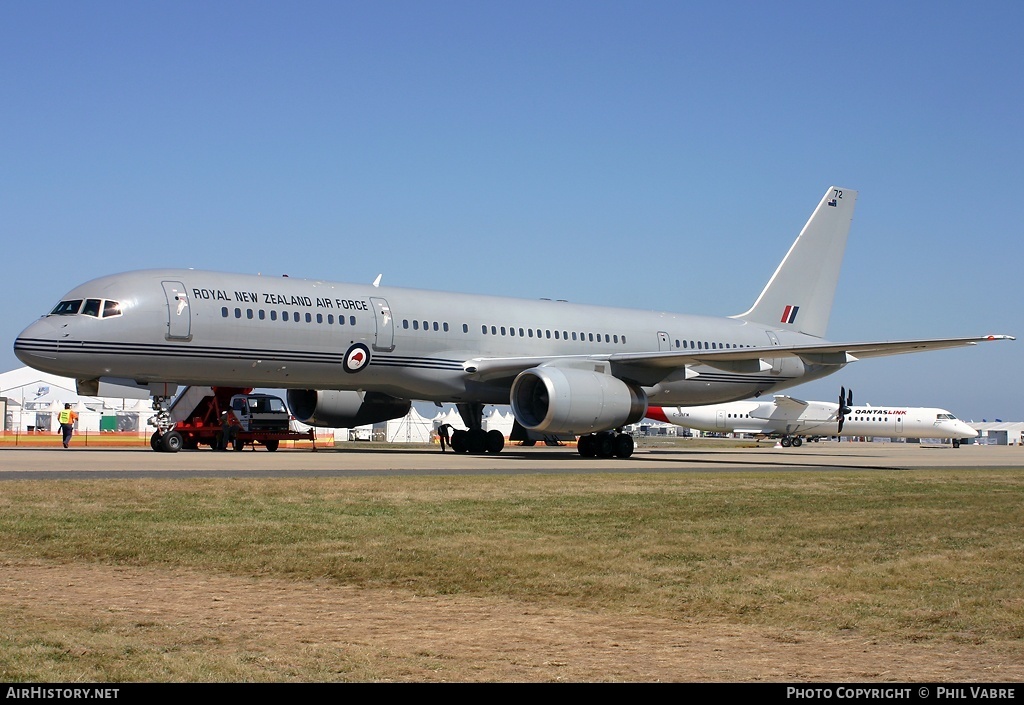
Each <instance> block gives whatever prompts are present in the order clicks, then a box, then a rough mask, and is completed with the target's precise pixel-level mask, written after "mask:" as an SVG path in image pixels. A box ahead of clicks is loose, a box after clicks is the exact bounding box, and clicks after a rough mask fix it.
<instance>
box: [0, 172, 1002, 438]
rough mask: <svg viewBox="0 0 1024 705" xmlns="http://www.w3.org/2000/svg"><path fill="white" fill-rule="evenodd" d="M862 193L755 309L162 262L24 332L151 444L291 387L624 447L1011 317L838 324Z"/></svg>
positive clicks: (387, 414)
mask: <svg viewBox="0 0 1024 705" xmlns="http://www.w3.org/2000/svg"><path fill="white" fill-rule="evenodd" d="M856 198H857V194H856V192H855V191H851V190H849V189H841V188H835V187H833V188H829V189H828V190H827V191H826V192H825V195H824V196H823V197H822V199H821V202H820V203H818V206H817V208H815V209H814V212H813V214H812V215H811V217H810V219H809V220H808V221H807V224H806V225H805V226H804V228H803V230H801V232H800V234H799V236H798V237H797V238H796V241H795V242H794V243H793V245H792V247H790V249H789V252H788V253H787V254H786V256H785V258H784V259H783V260H782V263H781V264H780V265H779V266H778V268H777V269H776V270H775V273H774V274H773V275H772V277H771V279H770V280H769V281H768V284H767V285H766V286H765V287H764V290H763V291H762V292H761V295H760V296H758V298H757V300H756V301H755V302H754V305H753V306H751V308H750V310H748V311H746V312H744V313H741V314H738V315H735V316H730V317H725V318H716V317H709V316H697V315H688V314H677V313H663V312H659V311H644V310H630V309H622V308H612V307H605V306H589V305H583V304H573V303H567V302H564V301H551V300H537V301H532V300H523V299H513V298H499V297H494V296H477V295H470V294H458V293H445V292H438V291H423V290H414V289H404V288H397V287H385V286H378V285H377V284H378V283H379V277H378V282H374V284H345V283H337V282H329V281H319V280H311V279H297V278H291V277H266V276H258V275H244V274H228V273H223V272H210V271H196V270H191V269H153V270H143V271H134V272H127V273H123V274H113V275H110V276H105V277H100V278H99V279H93V280H92V281H90V282H87V283H85V284H82V285H81V286H77V287H75V288H74V289H72V290H71V291H70V292H68V293H67V294H66V295H65V296H64V297H63V298H62V299H61V301H60V302H59V303H58V304H57V305H56V306H54V307H53V309H52V310H51V311H50V312H49V313H48V314H46V315H45V316H43V317H42V318H41V319H39V320H37V321H36V322H34V323H32V324H31V325H30V326H29V327H28V328H26V329H25V330H24V331H23V332H22V333H21V335H20V336H18V338H17V340H16V341H15V344H14V351H15V354H17V356H18V357H19V358H20V359H21V360H22V361H23V362H24V363H25V364H27V365H30V366H31V367H34V368H36V369H39V370H42V371H44V372H50V373H53V374H58V375H62V376H67V377H74V378H75V379H77V380H78V390H79V392H80V393H82V394H87V395H91V396H117V397H121V396H129V393H130V392H132V391H133V390H134V391H139V390H141V391H142V392H143V393H144V394H148V395H150V396H152V397H153V401H154V406H155V408H156V409H157V415H156V417H155V418H154V420H153V423H154V425H155V426H156V431H155V433H154V435H153V439H152V440H153V447H154V448H157V449H162V450H167V451H176V450H178V449H179V448H180V447H181V444H182V437H181V434H180V433H178V432H177V431H174V430H173V423H172V422H171V420H170V415H169V414H168V412H167V408H166V405H167V404H168V403H169V402H170V400H171V397H172V396H173V395H174V394H175V393H176V392H177V388H178V385H203V386H229V387H264V388H274V389H287V390H288V391H287V396H288V402H289V406H290V407H291V410H292V413H293V414H295V416H296V418H299V419H300V420H302V421H304V422H305V423H308V424H311V425H315V426H325V427H334V428H350V427H354V426H361V425H365V424H369V423H375V422H378V421H384V420H386V419H392V418H398V417H401V416H403V415H405V414H406V413H407V411H408V410H409V407H410V405H411V402H412V401H413V400H421V401H432V402H435V403H454V404H455V405H456V408H457V409H458V410H459V413H460V415H461V416H462V419H463V421H464V422H465V424H466V427H467V429H468V430H466V431H458V432H456V434H455V435H454V436H453V438H452V446H453V448H454V449H455V450H457V451H464V452H471V453H483V452H491V453H497V452H500V451H501V449H502V447H503V446H504V438H503V437H502V436H501V434H500V432H498V431H492V432H489V433H488V432H485V431H484V430H483V429H482V423H481V421H482V415H483V409H484V406H485V405H487V404H511V406H512V412H513V415H514V416H515V420H516V423H515V426H514V428H513V434H512V437H513V438H516V437H517V434H519V437H520V438H523V439H525V438H534V439H537V438H547V437H556V436H561V437H565V436H578V437H579V443H578V450H579V453H580V454H581V455H583V456H585V457H590V456H595V455H596V456H601V457H610V456H618V457H622V458H626V457H629V456H630V455H631V454H632V452H633V439H632V438H631V437H630V436H629V435H628V434H624V433H622V432H621V429H622V427H623V426H626V425H627V424H631V423H634V422H636V421H639V420H640V419H642V418H643V417H644V414H645V412H646V411H647V407H648V405H652V406H673V405H686V406H692V405H696V404H716V403H721V402H728V401H735V400H740V399H748V398H750V397H756V396H760V395H762V394H766V393H769V392H773V391H776V390H780V389H784V388H786V387H791V386H793V385H796V384H800V383H803V382H808V381H810V380H814V379H818V378H820V377H824V376H825V375H829V374H832V373H833V372H836V371H838V370H841V369H842V368H843V366H845V365H846V364H847V363H849V362H852V361H854V360H857V359H860V358H868V357H878V356H882V355H894V354H899V353H909V352H919V351H924V350H939V349H943V348H953V347H959V346H964V345H973V344H975V343H977V342H980V341H987V340H996V339H1003V338H1009V337H1010V336H1004V335H986V336H975V337H958V338H942V339H931V340H900V341H885V342H852V343H834V342H829V341H827V340H825V339H824V337H823V336H824V335H825V332H826V327H827V325H828V319H829V313H830V311H831V308H832V300H833V297H834V295H835V290H836V283H837V281H838V279H839V269H840V264H841V262H842V259H843V252H844V250H845V248H846V238H847V234H848V233H849V230H850V221H851V219H852V217H853V207H854V203H855V201H856Z"/></svg>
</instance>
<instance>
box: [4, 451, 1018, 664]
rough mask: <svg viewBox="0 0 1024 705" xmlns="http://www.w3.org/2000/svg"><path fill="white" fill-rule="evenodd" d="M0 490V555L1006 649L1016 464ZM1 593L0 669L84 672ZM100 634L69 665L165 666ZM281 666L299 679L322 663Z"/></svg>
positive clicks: (1012, 634) (1012, 598) (1014, 577)
mask: <svg viewBox="0 0 1024 705" xmlns="http://www.w3.org/2000/svg"><path fill="white" fill-rule="evenodd" d="M2 490H3V491H2V494H0V547H2V548H0V562H6V563H8V564H13V565H17V564H19V563H20V562H24V561H29V560H31V561H44V562H45V563H46V564H47V565H52V566H60V565H69V566H71V565H75V566H86V565H96V564H100V565H113V566H131V567H155V568H175V569H177V568H181V569H188V570H190V571H197V572H200V573H203V574H208V575H232V576H240V577H245V578H252V579H257V580H258V579H269V578H274V579H285V580H289V581H293V582H298V583H303V582H308V583H310V584H311V585H312V584H313V583H314V582H318V581H328V582H329V583H331V584H335V585H339V586H347V587H350V588H353V589H357V590H358V589H366V590H370V589H387V590H395V591H403V592H406V593H409V594H411V595H416V596H424V597H436V596H456V597H458V596H466V597H474V598H498V599H502V600H511V601H515V602H517V603H520V604H523V605H533V606H535V607H545V608H546V607H559V608H562V607H564V608H571V609H581V610H587V611H588V612H593V613H598V614H605V615H616V614H618V615H627V614H628V615H637V614H641V615H648V616H650V617H651V618H652V619H668V620H679V621H688V622H692V621H713V622H720V623H731V624H737V625H749V626H757V627H765V628H772V629H778V630H807V631H813V632H816V633H820V634H824V635H831V634H841V633H844V632H845V631H846V630H851V629H856V630H857V631H858V633H860V634H863V635H866V637H867V638H871V639H876V640H886V641H890V642H894V643H907V644H911V643H914V644H918V643H922V642H924V643H935V644H949V643H956V644H961V645H972V644H974V645H976V644H985V645H987V648H990V649H995V650H996V651H1002V652H1005V653H1006V655H1007V657H1008V658H1010V659H1015V660H1017V662H1018V663H1019V662H1020V659H1021V657H1022V654H1024V649H1022V644H1024V599H1022V596H1024V569H1022V567H1021V555H1024V475H1022V474H1020V473H1017V472H1011V471H993V470H965V471H945V472H941V473H930V472H922V471H907V472H862V473H861V472H846V473H836V472H830V473H809V472H808V473H799V474H794V473H789V474H730V475H728V476H724V475H715V474H700V473H692V474H686V475H685V476H679V475H653V474H652V475H630V476H622V475H597V476H572V475H570V476H565V475H560V476H557V477H556V476H547V475H533V476H517V477H489V478H480V477H461V476H460V477H456V476H451V477H440V478H438V477H431V478H417V477H400V478H382V479H378V478H326V479H303V480H291V479H274V480H248V479H232V480H190V481H181V480H131V481H59V482H57V481H51V482H23V481H10V482H5V483H4V484H3V487H2ZM18 610H19V608H17V607H15V606H12V603H11V602H10V600H6V599H5V600H0V623H2V624H4V625H5V626H4V628H3V631H2V635H0V680H3V681H32V680H39V679H43V680H57V681H60V680H75V679H80V678H82V672H81V671H79V670H78V668H79V666H77V665H76V664H75V662H74V659H68V658H67V650H66V649H61V648H56V649H51V648H40V647H39V644H41V643H51V642H52V641H53V640H54V639H55V638H57V639H58V641H59V637H55V636H54V624H53V623H52V622H51V623H48V624H46V625H42V624H38V625H34V623H33V622H32V621H31V620H25V619H20V618H19V613H18ZM90 629H92V630H94V631H95V630H97V629H99V628H98V627H97V626H96V625H92V626H90V625H88V624H75V625H72V624H68V625H66V630H67V632H66V633H65V638H67V639H68V640H69V641H81V640H86V641H88V637H87V636H85V633H87V632H89V630H90ZM76 630H77V631H80V632H82V633H79V634H77V636H76V635H75V632H76ZM58 631H59V630H58ZM101 631H102V630H101ZM105 638H106V639H111V638H113V639H114V642H115V644H116V641H117V639H116V635H115V636H113V637H112V636H111V635H110V634H107V635H106V636H105ZM101 652H102V653H104V654H107V655H106V656H104V657H102V658H100V659H99V661H98V662H94V663H92V665H91V667H90V668H91V670H90V671H89V672H88V675H87V676H86V677H87V678H91V679H95V680H143V681H144V680H151V679H154V678H155V679H162V678H166V677H167V676H166V675H161V674H166V672H165V671H160V670H159V669H157V670H153V666H152V665H145V664H144V662H142V661H141V660H140V662H139V664H138V665H137V667H135V666H132V659H131V658H130V657H127V660H126V656H125V654H124V652H123V650H119V649H118V648H116V646H114V647H110V648H109V649H104V650H101ZM106 659H108V660H109V661H106ZM211 668H213V671H212V672H204V675H203V678H204V679H208V680H250V679H257V680H258V679H260V678H261V676H260V675H258V673H259V670H258V668H257V667H256V666H255V665H254V666H253V668H254V671H253V672H252V673H247V672H246V671H245V669H244V667H239V665H238V664H237V663H235V664H233V665H232V666H231V667H230V668H227V667H225V669H224V670H217V666H216V665H215V664H214V665H212V666H211ZM296 668H297V669H298V670H297V671H296V673H297V675H296V676H295V677H296V678H298V679H302V678H304V677H309V678H320V677H322V676H321V675H315V674H317V673H318V672H317V671H315V670H313V666H312V665H310V666H308V668H309V669H310V670H308V671H305V672H304V671H302V666H301V665H300V666H296ZM304 673H305V675H304ZM373 677H374V678H380V679H383V680H388V679H391V678H393V677H395V674H388V673H386V672H385V673H377V674H375V675H374V676H373Z"/></svg>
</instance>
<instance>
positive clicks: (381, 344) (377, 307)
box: [370, 297, 395, 352]
mask: <svg viewBox="0 0 1024 705" xmlns="http://www.w3.org/2000/svg"><path fill="white" fill-rule="evenodd" d="M370 305H371V306H373V319H374V321H375V322H376V324H377V335H376V337H375V338H374V340H373V349H374V350H376V351H377V352H391V351H392V350H394V349H395V321H394V318H393V317H392V315H391V307H390V306H388V302H387V299H378V298H372V297H371V298H370Z"/></svg>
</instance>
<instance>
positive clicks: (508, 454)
mask: <svg viewBox="0 0 1024 705" xmlns="http://www.w3.org/2000/svg"><path fill="white" fill-rule="evenodd" d="M966 468H987V469H992V468H1007V469H1020V470H1024V448H1022V447H1020V446H977V445H971V446H963V447H961V448H952V447H950V446H934V445H920V446H919V445H917V444H903V443H834V442H824V443H815V444H807V445H804V446H803V447H801V448H772V447H771V446H769V445H763V446H761V447H758V448H734V447H730V448H694V449H692V450H690V449H686V448H685V447H684V448H643V447H641V448H638V449H637V451H636V452H635V453H634V455H633V457H631V458H629V459H627V460H620V459H616V458H610V459H598V458H594V459H585V458H581V457H580V456H579V455H578V454H577V453H576V450H575V448H568V447H566V448H548V447H539V448H538V447H534V448H521V447H516V446H513V447H509V448H506V449H505V450H504V451H503V452H502V453H500V454H498V455H458V454H455V453H452V452H447V453H442V452H440V450H438V449H437V447H436V446H435V447H433V448H427V447H413V448H402V447H388V448H360V447H359V446H358V444H348V445H346V446H343V447H342V446H340V447H337V448H321V449H318V450H316V451H311V450H308V449H304V450H286V449H281V450H278V451H276V452H273V453H271V452H269V451H267V450H265V449H263V448H258V449H252V448H247V449H245V450H242V451H237V452H236V451H224V452H218V451H213V450H209V449H202V450H195V451H182V452H180V453H158V452H155V451H152V450H150V449H149V448H116V449H112V448H87V447H74V446H72V448H70V449H67V450H65V449H63V448H59V447H58V448H3V449H0V480H30V479H31V480H43V479H50V480H58V479H102V478H143V477H164V478H194V477H358V476H377V477H380V476H388V475H394V476H401V475H488V474H493V475H516V474H538V473H546V474H557V473H568V474H585V473H607V472H611V473H645V472H656V473H676V472H775V471H807V470H819V471H821V470H912V469H950V470H952V469H966Z"/></svg>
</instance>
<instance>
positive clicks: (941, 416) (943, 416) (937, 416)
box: [935, 414, 956, 421]
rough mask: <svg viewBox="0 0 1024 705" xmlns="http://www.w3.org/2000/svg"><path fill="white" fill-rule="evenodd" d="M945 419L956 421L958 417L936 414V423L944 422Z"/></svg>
mask: <svg viewBox="0 0 1024 705" xmlns="http://www.w3.org/2000/svg"><path fill="white" fill-rule="evenodd" d="M943 419H948V420H950V421H956V417H955V416H953V414H936V415H935V420H936V421H942V420H943Z"/></svg>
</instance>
